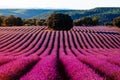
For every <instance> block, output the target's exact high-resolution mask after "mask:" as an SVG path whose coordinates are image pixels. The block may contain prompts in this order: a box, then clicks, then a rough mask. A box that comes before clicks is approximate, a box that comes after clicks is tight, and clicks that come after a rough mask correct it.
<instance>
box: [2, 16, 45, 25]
mask: <svg viewBox="0 0 120 80" xmlns="http://www.w3.org/2000/svg"><path fill="white" fill-rule="evenodd" d="M43 25H46V23H45V20H44V19H33V18H30V19H22V18H21V17H15V16H14V15H9V16H0V26H43Z"/></svg>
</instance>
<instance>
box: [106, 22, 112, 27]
mask: <svg viewBox="0 0 120 80" xmlns="http://www.w3.org/2000/svg"><path fill="white" fill-rule="evenodd" d="M104 25H105V26H113V23H112V22H105V23H104Z"/></svg>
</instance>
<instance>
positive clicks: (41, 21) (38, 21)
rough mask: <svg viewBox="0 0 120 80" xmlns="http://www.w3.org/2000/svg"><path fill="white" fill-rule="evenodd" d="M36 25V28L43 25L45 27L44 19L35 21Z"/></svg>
mask: <svg viewBox="0 0 120 80" xmlns="http://www.w3.org/2000/svg"><path fill="white" fill-rule="evenodd" d="M36 25H37V26H43V25H45V20H44V19H37V20H36Z"/></svg>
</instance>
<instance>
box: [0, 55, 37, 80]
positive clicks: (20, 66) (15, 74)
mask: <svg viewBox="0 0 120 80" xmlns="http://www.w3.org/2000/svg"><path fill="white" fill-rule="evenodd" d="M38 60H39V58H38V57H37V56H30V57H22V58H20V59H17V60H15V61H11V62H9V63H7V64H5V65H3V66H0V80H16V79H18V78H19V77H20V76H21V75H23V74H24V73H25V72H26V71H28V70H29V68H31V66H33V65H34V64H35V63H36V62H37V61H38Z"/></svg>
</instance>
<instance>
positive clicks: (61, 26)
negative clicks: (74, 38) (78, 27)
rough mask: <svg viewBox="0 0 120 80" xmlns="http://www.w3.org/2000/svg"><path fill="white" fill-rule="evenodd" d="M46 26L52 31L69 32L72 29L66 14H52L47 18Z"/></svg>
mask: <svg viewBox="0 0 120 80" xmlns="http://www.w3.org/2000/svg"><path fill="white" fill-rule="evenodd" d="M46 24H47V26H48V28H50V29H53V30H70V29H71V28H72V27H73V20H72V18H71V17H70V16H69V15H67V14H62V13H53V14H51V15H50V16H49V17H48V18H47V20H46Z"/></svg>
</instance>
